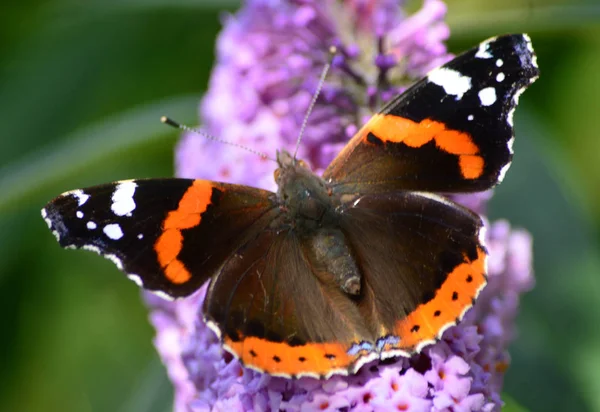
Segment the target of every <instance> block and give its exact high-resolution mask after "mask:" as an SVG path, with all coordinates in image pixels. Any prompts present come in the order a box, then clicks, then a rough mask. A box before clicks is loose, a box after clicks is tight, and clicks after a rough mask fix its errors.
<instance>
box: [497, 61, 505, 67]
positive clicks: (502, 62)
mask: <svg viewBox="0 0 600 412" xmlns="http://www.w3.org/2000/svg"><path fill="white" fill-rule="evenodd" d="M503 64H504V60H502V59H498V60H496V67H502V65H503Z"/></svg>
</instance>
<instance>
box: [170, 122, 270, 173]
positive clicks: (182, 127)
mask: <svg viewBox="0 0 600 412" xmlns="http://www.w3.org/2000/svg"><path fill="white" fill-rule="evenodd" d="M160 121H161V122H163V123H164V124H167V125H169V126H171V127H174V128H176V129H180V130H183V131H186V132H191V133H195V134H197V135H200V136H202V137H205V138H207V139H208V140H214V141H215V142H219V143H223V144H228V145H230V146H234V147H239V148H240V149H244V150H246V151H248V152H250V153H254V154H255V155H258V156H260V157H262V158H263V159H267V160H272V161H274V162H276V160H275V159H273V158H272V157H270V156H269V155H267V154H266V153H263V152H259V151H258V150H254V149H251V148H249V147H246V146H244V145H241V144H239V143H235V142H230V141H228V140H223V139H219V138H217V137H215V136H213V135H210V134H208V133H206V132H205V131H202V130H200V129H195V128H193V127H189V126H186V125H185V124H181V123H178V122H176V121H175V120H173V119H171V118H170V117H167V116H162V117H161V118H160Z"/></svg>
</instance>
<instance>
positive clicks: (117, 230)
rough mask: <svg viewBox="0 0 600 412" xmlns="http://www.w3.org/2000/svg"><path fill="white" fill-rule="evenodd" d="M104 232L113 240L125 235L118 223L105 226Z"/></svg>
mask: <svg viewBox="0 0 600 412" xmlns="http://www.w3.org/2000/svg"><path fill="white" fill-rule="evenodd" d="M102 231H103V232H104V234H105V235H106V236H108V237H109V238H111V239H112V240H119V239H121V238H122V237H123V231H122V230H121V226H119V224H118V223H110V224H108V225H106V226H104V229H102Z"/></svg>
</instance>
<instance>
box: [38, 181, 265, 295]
mask: <svg viewBox="0 0 600 412" xmlns="http://www.w3.org/2000/svg"><path fill="white" fill-rule="evenodd" d="M272 195H273V194H272V193H271V192H267V191H263V190H259V189H254V188H250V187H246V186H238V185H230V184H223V183H216V182H211V181H207V180H190V179H148V180H128V181H121V182H115V183H109V184H105V185H100V186H95V187H90V188H86V189H79V190H74V191H71V192H66V193H64V194H62V195H60V196H58V197H57V198H55V199H54V200H52V201H51V202H50V203H48V204H47V205H46V207H45V208H44V209H43V210H42V216H43V217H44V219H45V220H46V222H47V223H48V226H49V227H50V229H51V230H52V231H53V232H54V234H55V236H56V237H57V239H58V241H59V242H60V244H61V246H63V247H72V248H82V249H87V250H91V251H94V252H96V253H99V254H101V255H103V256H104V257H107V258H109V259H111V260H112V261H113V262H115V264H116V265H117V267H118V268H119V269H120V270H123V271H124V272H125V273H126V274H127V275H128V277H129V278H130V279H132V280H134V281H135V282H136V283H139V284H140V285H142V286H143V287H144V288H146V289H149V290H151V291H157V292H159V293H161V294H162V295H163V296H167V297H181V296H187V295H190V294H191V293H193V292H195V291H196V290H197V289H198V288H200V286H201V285H202V284H203V283H204V282H206V281H207V280H208V279H209V278H210V276H212V275H213V274H214V273H216V271H217V270H218V269H219V268H220V266H221V265H222V264H223V262H224V261H225V259H226V257H227V256H229V255H230V254H231V253H232V252H233V251H234V250H235V249H236V248H237V247H239V245H240V244H241V243H243V242H245V241H246V237H245V235H246V233H247V232H249V231H252V232H256V231H260V230H262V228H263V227H264V226H266V225H268V224H269V222H270V221H269V220H265V219H264V218H263V217H264V216H265V215H267V214H268V212H269V211H273V210H276V209H274V207H275V205H274V204H273V201H272Z"/></svg>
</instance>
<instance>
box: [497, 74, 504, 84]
mask: <svg viewBox="0 0 600 412" xmlns="http://www.w3.org/2000/svg"><path fill="white" fill-rule="evenodd" d="M505 78H506V76H505V75H504V73H502V72H500V73H498V74H497V75H496V81H497V82H498V83H500V82H501V81H504V79H505Z"/></svg>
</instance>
